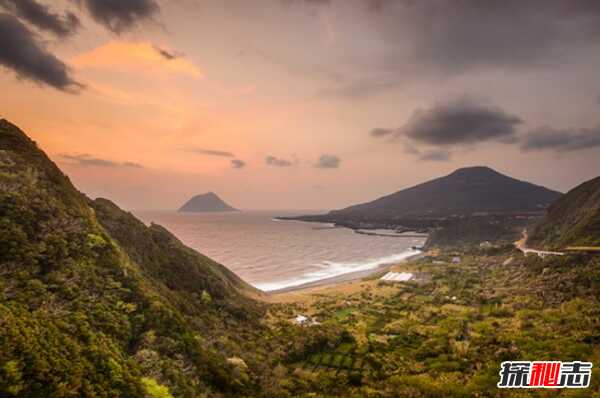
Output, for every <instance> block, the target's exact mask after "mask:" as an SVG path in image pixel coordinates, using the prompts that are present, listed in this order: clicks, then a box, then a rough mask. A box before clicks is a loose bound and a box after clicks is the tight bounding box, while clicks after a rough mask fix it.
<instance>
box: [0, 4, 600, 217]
mask: <svg viewBox="0 0 600 398" xmlns="http://www.w3.org/2000/svg"><path fill="white" fill-rule="evenodd" d="M111 3H114V4H111ZM483 3H485V4H483ZM495 4H497V3H496V2H469V1H463V2H440V1H424V2H414V1H389V0H388V1H386V0H337V1H336V0H331V1H326V0H304V1H302V0H256V1H249V0H214V1H211V0H206V1H200V0H198V1H193V0H171V1H166V0H162V1H161V0H135V1H133V0H129V1H123V2H104V3H102V1H101V0H81V1H74V0H58V1H43V0H36V1H34V0H27V1H25V0H23V1H20V0H0V117H2V118H6V119H8V120H9V121H11V122H13V123H15V124H17V125H18V126H19V127H21V128H22V129H23V130H24V131H25V132H27V133H28V134H29V135H30V136H31V137H32V138H33V139H34V140H35V141H37V143H38V145H39V146H40V147H41V148H42V149H44V150H45V151H46V152H47V153H48V155H49V156H50V157H51V158H52V159H53V160H54V161H55V162H57V163H58V165H59V166H60V167H61V169H62V170H63V171H64V172H65V173H66V174H68V175H69V176H70V177H71V179H72V180H73V182H74V183H75V185H76V186H77V187H78V188H79V189H80V190H82V191H83V192H85V193H86V194H88V195H90V196H92V197H97V196H103V197H107V198H110V199H112V200H114V201H115V202H116V203H117V204H119V205H121V206H123V207H125V208H128V209H169V208H176V207H178V206H179V205H180V204H181V203H182V202H184V201H185V200H187V199H188V198H189V197H190V196H191V195H194V194H198V193H203V192H206V191H214V192H216V193H218V194H219V195H220V196H221V197H222V198H223V199H225V200H226V201H227V202H228V203H230V204H231V205H233V206H235V207H238V208H242V209H331V208H339V207H342V206H346V205H350V204H353V203H356V202H361V201H366V200H370V199H374V198H375V197H378V196H381V195H383V194H387V193H390V192H393V191H396V190H398V189H401V188H405V187H408V186H411V185H414V184H416V183H419V182H422V181H424V180H427V179H430V178H433V177H438V176H441V175H445V174H448V173H450V172H452V171H453V170H454V169H456V168H458V167H462V166H471V165H488V166H490V167H492V168H495V169H496V170H498V171H500V172H502V173H505V174H508V175H511V176H513V177H516V178H519V179H524V180H528V181H531V182H534V183H537V184H540V185H545V186H547V187H549V188H552V189H557V190H561V191H566V190H568V189H570V188H572V187H574V186H575V185H578V184H579V183H581V182H582V181H584V180H586V179H589V178H592V177H595V176H597V175H598V171H599V170H600V128H599V127H598V126H600V78H599V77H598V70H600V51H599V50H600V34H599V33H600V28H599V26H600V6H598V2H586V1H580V2H579V1H574V2H569V1H547V2H542V1H530V2H527V1H526V2H523V1H507V2H504V3H503V6H500V7H499V6H497V5H495ZM498 4H499V2H498ZM36 7H37V8H36ZM34 11H37V12H34Z"/></svg>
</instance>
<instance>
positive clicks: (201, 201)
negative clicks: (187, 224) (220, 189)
mask: <svg viewBox="0 0 600 398" xmlns="http://www.w3.org/2000/svg"><path fill="white" fill-rule="evenodd" d="M179 211H180V212H190V213H200V212H219V211H238V210H237V209H235V208H233V207H231V206H229V205H228V204H227V203H225V202H224V201H223V200H221V198H219V197H218V196H217V195H216V194H215V193H213V192H208V193H205V194H203V195H196V196H194V197H193V198H191V199H190V200H188V201H187V202H185V204H184V205H183V206H181V208H180V209H179Z"/></svg>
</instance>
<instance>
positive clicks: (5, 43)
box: [0, 13, 83, 92]
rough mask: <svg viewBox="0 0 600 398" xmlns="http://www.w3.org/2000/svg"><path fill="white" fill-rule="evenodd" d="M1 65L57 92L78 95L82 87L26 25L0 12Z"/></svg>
mask: <svg viewBox="0 0 600 398" xmlns="http://www.w3.org/2000/svg"><path fill="white" fill-rule="evenodd" d="M0 65H3V66H4V67H6V68H8V69H11V70H13V71H14V72H15V73H16V74H17V77H19V78H21V79H29V80H32V81H34V82H37V83H43V84H47V85H50V86H52V87H54V88H57V89H59V90H63V91H67V92H78V91H80V90H81V89H82V88H83V85H82V84H80V83H78V82H76V81H75V80H74V79H73V78H72V77H71V76H70V71H69V68H68V67H67V66H66V65H65V64H64V63H63V62H62V61H61V60H59V59H58V58H56V57H55V56H54V55H53V54H51V53H49V52H48V51H46V49H44V48H43V47H42V46H41V45H40V44H39V43H38V42H37V41H36V39H35V37H34V35H33V33H32V32H31V31H30V30H29V29H27V27H26V26H25V25H23V24H22V23H21V22H20V21H19V20H18V19H17V18H15V17H13V16H12V15H9V14H3V13H0Z"/></svg>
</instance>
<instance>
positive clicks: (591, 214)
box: [527, 177, 600, 249]
mask: <svg viewBox="0 0 600 398" xmlns="http://www.w3.org/2000/svg"><path fill="white" fill-rule="evenodd" d="M527 243H528V244H529V245H531V246H532V247H544V248H550V249H564V248H565V247H568V246H600V177H596V178H594V179H592V180H590V181H587V182H584V183H583V184H581V185H579V186H577V187H575V188H573V189H572V190H571V191H569V192H568V193H567V194H565V195H564V196H562V197H561V198H560V199H558V200H557V201H556V202H555V203H553V204H552V205H551V206H550V208H549V209H548V214H547V215H546V216H545V217H544V219H543V220H541V222H540V223H539V224H537V225H536V226H535V227H534V228H533V230H532V231H531V233H530V237H529V239H528V241H527Z"/></svg>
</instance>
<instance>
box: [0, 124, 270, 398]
mask: <svg viewBox="0 0 600 398" xmlns="http://www.w3.org/2000/svg"><path fill="white" fill-rule="evenodd" d="M0 271H1V272H0V396H6V397H9V396H22V397H34V396H44V397H49V396H56V397H65V396H90V397H91V396H131V397H141V396H146V397H159V396H160V397H170V396H186V397H193V396H223V395H228V396H247V395H252V391H255V390H256V389H257V388H259V387H258V385H259V380H260V379H259V376H260V375H262V374H264V373H265V372H266V371H265V370H264V367H265V364H266V363H269V358H271V357H273V355H272V353H270V352H268V353H267V350H262V351H261V348H260V346H259V344H261V343H260V341H261V340H260V339H261V338H263V337H264V336H265V335H266V336H268V330H267V329H266V328H265V327H264V326H263V325H262V324H261V323H260V321H259V320H260V319H261V318H262V316H263V314H264V312H265V306H264V304H262V303H260V302H258V301H255V300H254V299H252V298H251V297H256V296H258V295H259V294H260V293H259V292H258V291H256V290H255V289H254V288H252V287H251V286H249V285H248V284H246V283H245V282H243V281H242V280H241V279H240V278H238V277H237V276H236V275H235V274H233V273H232V272H230V271H229V270H227V269H226V268H225V267H223V266H222V265H220V264H218V263H216V262H214V261H212V260H211V259H209V258H207V257H205V256H203V255H201V254H199V253H197V252H195V251H194V250H192V249H189V248H187V247H185V246H184V245H183V244H182V243H181V242H180V241H179V240H178V239H177V238H175V236H173V235H172V234H171V233H169V232H168V231H167V230H166V229H164V228H162V227H160V226H158V225H154V224H153V225H151V226H149V227H147V226H146V225H144V224H143V223H142V222H141V221H139V220H137V219H136V218H135V217H134V216H133V215H132V214H130V213H127V212H125V211H123V210H121V209H119V208H118V207H117V206H116V205H115V204H113V203H112V202H110V201H108V200H106V199H96V200H90V199H89V198H87V197H86V196H84V195H83V194H81V193H80V192H78V191H77V190H76V189H75V188H74V187H73V185H72V184H71V182H70V181H69V179H68V178H67V177H66V176H65V175H64V174H63V173H62V172H61V171H60V170H59V169H58V167H56V165H55V164H54V163H53V162H52V161H51V160H50V159H49V158H48V157H47V156H46V155H45V154H44V153H43V152H42V151H41V150H39V149H38V148H37V146H36V144H35V143H34V142H33V141H31V140H30V139H29V138H28V137H27V136H26V135H25V134H24V133H23V132H22V131H21V130H19V129H18V128H17V127H16V126H14V125H12V124H11V123H9V122H7V121H6V120H0ZM230 357H240V358H243V361H244V363H245V364H247V366H246V367H244V369H241V368H240V366H239V365H235V364H232V363H231V361H229V360H228V358H230ZM277 360H278V361H279V360H281V358H280V359H277ZM238 362H239V361H238ZM273 367H275V365H273ZM260 377H262V376H260Z"/></svg>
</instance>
